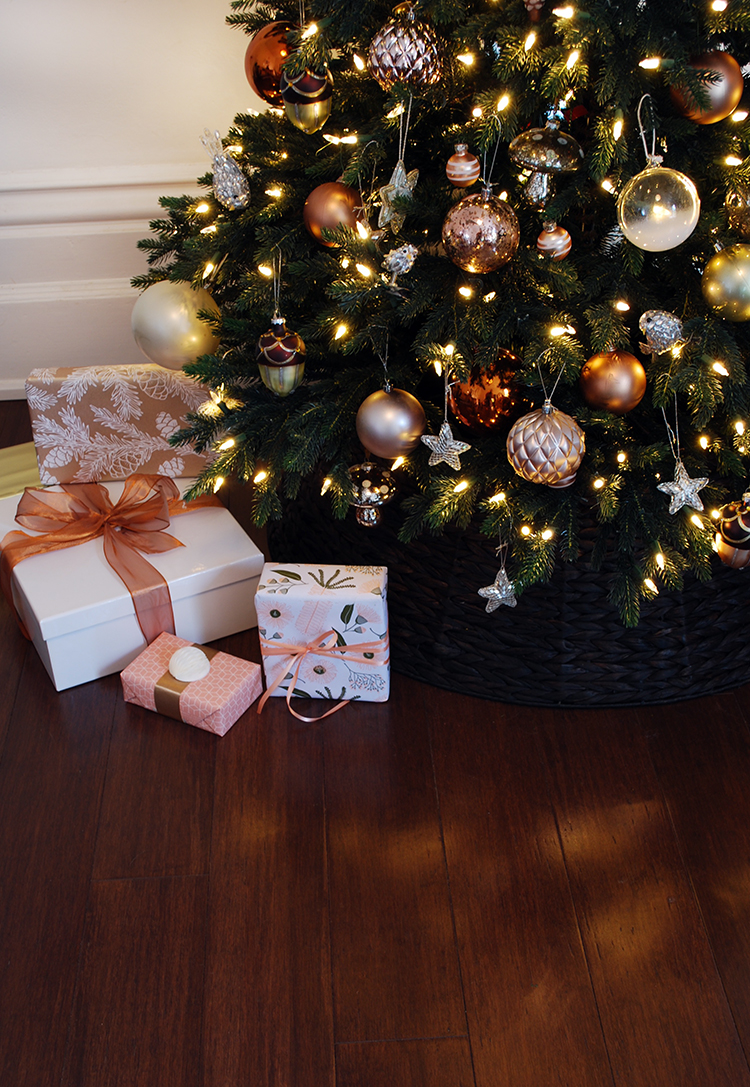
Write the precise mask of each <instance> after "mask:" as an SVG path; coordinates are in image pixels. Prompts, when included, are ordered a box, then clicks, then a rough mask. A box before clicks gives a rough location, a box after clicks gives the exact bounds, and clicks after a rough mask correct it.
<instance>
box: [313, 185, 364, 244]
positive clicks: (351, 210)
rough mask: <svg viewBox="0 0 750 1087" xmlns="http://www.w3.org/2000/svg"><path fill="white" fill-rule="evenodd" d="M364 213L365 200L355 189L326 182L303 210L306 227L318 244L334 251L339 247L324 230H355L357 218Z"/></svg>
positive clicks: (315, 190) (317, 189) (319, 186)
mask: <svg viewBox="0 0 750 1087" xmlns="http://www.w3.org/2000/svg"><path fill="white" fill-rule="evenodd" d="M361 211H362V197H361V196H360V194H359V193H358V192H357V190H356V189H352V188H350V187H349V186H348V185H342V184H341V182H340V181H326V182H324V183H323V184H322V185H318V186H317V188H315V189H313V191H312V192H311V193H310V195H309V196H308V198H307V200H306V201H305V206H304V208H303V209H302V218H303V219H304V222H305V226H306V227H307V229H308V230H309V231H310V233H311V234H312V236H313V238H315V240H316V241H318V242H320V244H321V245H325V246H328V247H329V248H332V247H334V246H336V245H337V244H338V243H337V242H333V241H327V240H326V239H325V238H324V237H323V231H324V230H335V229H336V227H338V226H348V227H349V228H350V229H351V230H354V229H355V227H356V224H357V216H358V215H359V214H360V213H361Z"/></svg>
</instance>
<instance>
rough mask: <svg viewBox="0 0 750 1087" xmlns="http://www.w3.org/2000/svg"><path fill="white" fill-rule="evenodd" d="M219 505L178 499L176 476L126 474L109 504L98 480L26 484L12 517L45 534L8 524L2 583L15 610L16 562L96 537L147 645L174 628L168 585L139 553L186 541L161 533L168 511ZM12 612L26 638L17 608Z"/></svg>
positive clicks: (2, 544) (0, 562)
mask: <svg viewBox="0 0 750 1087" xmlns="http://www.w3.org/2000/svg"><path fill="white" fill-rule="evenodd" d="M218 505H220V503H219V500H218V498H216V497H215V496H214V495H201V496H199V497H198V498H196V499H195V500H194V501H192V502H190V503H187V502H184V501H183V500H182V499H181V498H180V492H179V490H178V489H177V485H176V484H175V482H174V480H172V479H167V478H166V476H157V475H132V476H130V477H129V479H127V480H126V481H125V486H124V488H123V491H122V494H121V496H120V497H119V499H118V500H117V501H116V502H115V503H113V502H112V500H111V498H110V497H109V493H108V492H107V489H106V488H105V487H103V486H102V485H101V484H100V483H66V484H63V489H62V491H49V490H38V489H36V488H33V487H27V488H26V490H25V491H24V493H23V494H22V495H21V500H20V502H19V503H18V510H17V512H16V521H18V523H19V524H21V525H23V526H24V527H25V528H30V529H33V530H34V531H36V532H41V533H43V535H41V536H29V535H28V533H26V532H18V531H15V530H14V531H12V532H8V533H7V534H6V535H5V536H4V537H3V539H2V540H0V586H1V587H2V590H3V593H4V594H5V597H6V599H7V600H8V602H9V604H10V606H11V607H12V608H13V610H14V611H16V609H15V606H14V603H13V595H12V591H11V575H12V573H13V569H14V567H15V566H16V565H17V564H18V563H19V562H22V561H23V559H27V558H29V557H30V556H32V555H43V554H45V553H46V552H48V551H59V550H61V549H63V548H66V547H77V546H78V544H82V543H86V542H87V541H88V540H94V539H96V538H97V537H98V536H102V537H103V545H104V557H105V558H106V560H107V562H108V563H109V565H110V566H111V567H112V569H113V570H114V572H115V573H116V574H117V576H118V577H119V578H120V580H121V581H122V582H123V583H124V584H125V586H126V588H127V589H128V591H129V593H130V595H131V596H132V598H133V605H134V607H135V614H136V618H137V620H138V624H139V626H140V628H141V630H142V631H143V636H144V638H145V639H146V641H147V642H148V643H150V642H152V641H153V640H154V638H156V637H157V636H158V635H159V634H161V632H162V631H167V632H168V633H170V634H174V613H173V612H172V600H171V597H170V595H169V586H168V585H167V583H166V581H165V580H164V578H163V577H162V575H161V574H160V573H159V571H158V570H157V569H156V568H155V567H153V566H152V565H151V563H150V562H148V560H147V559H145V558H144V557H143V554H142V552H145V553H146V554H150V555H153V554H158V553H160V552H163V551H171V550H172V549H173V548H175V547H184V544H183V543H182V542H181V541H180V540H177V539H175V537H174V536H170V535H168V533H166V532H165V531H164V529H165V528H167V527H168V525H169V521H170V517H173V516H175V515H177V514H180V513H189V512H190V511H191V510H193V509H196V508H199V507H202V506H218ZM16 617H17V618H18V622H19V624H20V626H21V630H22V631H23V633H24V634H25V635H26V637H27V638H28V632H27V631H26V630H25V628H24V625H23V623H22V621H21V619H20V616H18V613H17V612H16Z"/></svg>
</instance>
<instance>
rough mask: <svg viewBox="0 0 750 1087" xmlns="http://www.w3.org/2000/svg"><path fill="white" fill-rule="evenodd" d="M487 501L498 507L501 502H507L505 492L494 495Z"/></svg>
mask: <svg viewBox="0 0 750 1087" xmlns="http://www.w3.org/2000/svg"><path fill="white" fill-rule="evenodd" d="M487 501H488V502H492V504H493V505H495V506H498V505H499V504H500V503H501V502H504V501H505V491H498V492H497V494H493V496H492V498H488V499H487Z"/></svg>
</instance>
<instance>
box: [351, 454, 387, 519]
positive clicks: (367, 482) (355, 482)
mask: <svg viewBox="0 0 750 1087" xmlns="http://www.w3.org/2000/svg"><path fill="white" fill-rule="evenodd" d="M349 478H350V479H351V481H352V487H353V489H354V496H353V498H352V505H353V506H354V507H355V509H356V517H357V521H358V522H359V524H360V525H363V526H364V527H365V528H374V526H375V525H377V524H379V523H380V517H381V513H380V511H381V507H382V506H384V505H385V504H386V502H390V501H391V499H392V498H393V497H394V496H395V494H396V481H395V480H394V478H393V475H392V473H391V472H389V471H388V469H387V468H380V467H379V466H378V465H377V464H372V463H370V462H369V461H367V462H366V463H364V464H353V465H352V467H351V468H350V469H349Z"/></svg>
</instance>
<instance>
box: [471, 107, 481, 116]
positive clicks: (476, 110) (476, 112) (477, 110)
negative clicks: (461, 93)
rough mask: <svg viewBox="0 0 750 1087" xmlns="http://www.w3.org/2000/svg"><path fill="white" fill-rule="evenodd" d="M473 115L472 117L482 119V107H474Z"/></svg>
mask: <svg viewBox="0 0 750 1087" xmlns="http://www.w3.org/2000/svg"><path fill="white" fill-rule="evenodd" d="M471 115H472V117H481V116H482V107H481V106H474V109H473V110H472V111H471Z"/></svg>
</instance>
